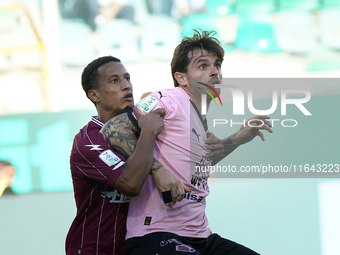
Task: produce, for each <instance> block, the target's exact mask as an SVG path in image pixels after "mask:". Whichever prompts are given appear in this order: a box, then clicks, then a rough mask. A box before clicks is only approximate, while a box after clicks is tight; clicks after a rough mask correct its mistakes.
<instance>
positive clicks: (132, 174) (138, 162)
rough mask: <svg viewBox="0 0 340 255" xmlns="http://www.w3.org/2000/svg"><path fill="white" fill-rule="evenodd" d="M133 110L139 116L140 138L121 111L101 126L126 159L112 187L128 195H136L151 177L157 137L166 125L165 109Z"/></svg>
mask: <svg viewBox="0 0 340 255" xmlns="http://www.w3.org/2000/svg"><path fill="white" fill-rule="evenodd" d="M134 112H135V115H136V116H138V120H140V121H139V123H138V124H139V127H140V129H141V132H140V136H139V139H138V140H137V138H136V135H135V134H134V132H133V127H132V124H131V123H130V122H129V121H128V118H127V116H126V114H119V115H117V116H116V117H115V118H113V119H111V120H109V121H108V122H107V123H106V124H105V125H104V127H103V128H102V130H101V132H102V133H103V135H104V136H105V137H106V139H107V140H108V142H109V143H110V144H111V146H112V148H113V149H114V150H115V151H116V152H118V153H120V154H121V155H122V156H124V157H125V158H126V159H127V160H126V161H125V164H124V165H123V166H122V171H121V174H120V175H119V177H118V178H117V180H116V181H115V183H114V185H113V188H115V189H117V190H118V191H120V192H122V193H123V194H125V195H128V196H137V195H138V194H139V192H140V190H141V188H142V186H143V184H144V182H145V180H146V178H147V177H148V175H149V173H150V169H151V166H152V163H153V149H154V144H155V139H156V136H157V135H158V134H159V132H161V130H162V129H163V126H164V124H163V120H162V117H161V115H163V114H164V110H163V109H160V110H158V111H157V112H152V113H150V114H147V115H142V114H141V113H139V111H138V110H137V111H134Z"/></svg>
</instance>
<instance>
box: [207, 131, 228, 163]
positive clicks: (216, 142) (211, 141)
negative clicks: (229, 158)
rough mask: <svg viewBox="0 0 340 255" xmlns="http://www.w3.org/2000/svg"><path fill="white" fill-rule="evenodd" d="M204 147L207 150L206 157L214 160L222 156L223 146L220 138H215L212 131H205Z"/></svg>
mask: <svg viewBox="0 0 340 255" xmlns="http://www.w3.org/2000/svg"><path fill="white" fill-rule="evenodd" d="M205 144H206V146H205V148H206V149H207V150H208V151H209V153H208V154H207V156H206V157H207V159H208V160H212V161H214V160H215V159H219V158H221V157H223V156H224V146H223V144H222V140H221V139H219V138H217V137H216V136H215V135H214V134H213V133H211V132H207V140H206V141H205Z"/></svg>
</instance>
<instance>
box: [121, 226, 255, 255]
mask: <svg viewBox="0 0 340 255" xmlns="http://www.w3.org/2000/svg"><path fill="white" fill-rule="evenodd" d="M126 254H127V255H172V254H179V255H185V254H190V255H259V254H258V253H257V252H254V251H252V250H250V249H249V248H247V247H244V246H243V245H240V244H238V243H235V242H233V241H230V240H228V239H224V238H222V237H220V236H219V235H217V234H212V235H210V236H209V237H208V238H193V237H182V236H179V235H176V234H173V233H169V232H155V233H151V234H147V235H145V236H142V237H134V238H130V239H128V240H126Z"/></svg>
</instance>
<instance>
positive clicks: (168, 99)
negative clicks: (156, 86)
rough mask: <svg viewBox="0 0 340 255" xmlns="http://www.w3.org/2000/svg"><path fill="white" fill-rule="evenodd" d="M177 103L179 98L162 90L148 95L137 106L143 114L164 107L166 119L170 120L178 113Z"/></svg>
mask: <svg viewBox="0 0 340 255" xmlns="http://www.w3.org/2000/svg"><path fill="white" fill-rule="evenodd" d="M177 104H178V102H177V99H176V98H175V97H174V96H173V95H172V94H171V93H168V92H167V91H166V90H161V91H157V92H153V93H151V94H150V95H148V96H146V97H145V98H143V99H142V100H140V101H139V102H138V103H137V104H136V106H137V107H138V109H139V111H140V112H141V113H142V114H147V113H149V112H152V111H155V110H156V109H159V108H163V109H164V110H165V116H164V121H169V120H171V119H172V118H173V117H174V116H175V115H176V110H177Z"/></svg>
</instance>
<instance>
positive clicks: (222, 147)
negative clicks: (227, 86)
mask: <svg viewBox="0 0 340 255" xmlns="http://www.w3.org/2000/svg"><path fill="white" fill-rule="evenodd" d="M267 119H269V117H268V116H263V115H258V116H255V117H253V118H250V119H249V120H248V121H247V124H246V125H245V126H241V128H240V129H239V130H238V131H237V132H236V133H235V134H233V135H231V136H229V137H227V138H225V139H223V140H220V139H218V138H217V137H215V136H214V134H213V133H210V132H209V133H207V141H206V142H205V143H206V144H207V150H209V151H210V152H209V153H208V155H207V158H208V159H211V160H212V165H215V164H217V163H218V162H219V161H221V160H222V159H223V158H225V157H226V156H228V155H229V154H230V153H231V152H233V151H234V150H235V149H236V148H237V147H238V146H240V145H242V144H245V143H247V142H249V141H251V140H253V139H254V137H255V136H259V137H260V138H261V139H262V141H264V135H263V133H262V132H261V131H260V129H262V130H267V131H268V132H270V133H272V132H273V131H272V130H271V129H270V127H272V125H271V123H270V122H269V121H267ZM250 120H252V122H251V123H252V126H250V125H249V124H248V123H249V121H250ZM261 124H262V125H261Z"/></svg>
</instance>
